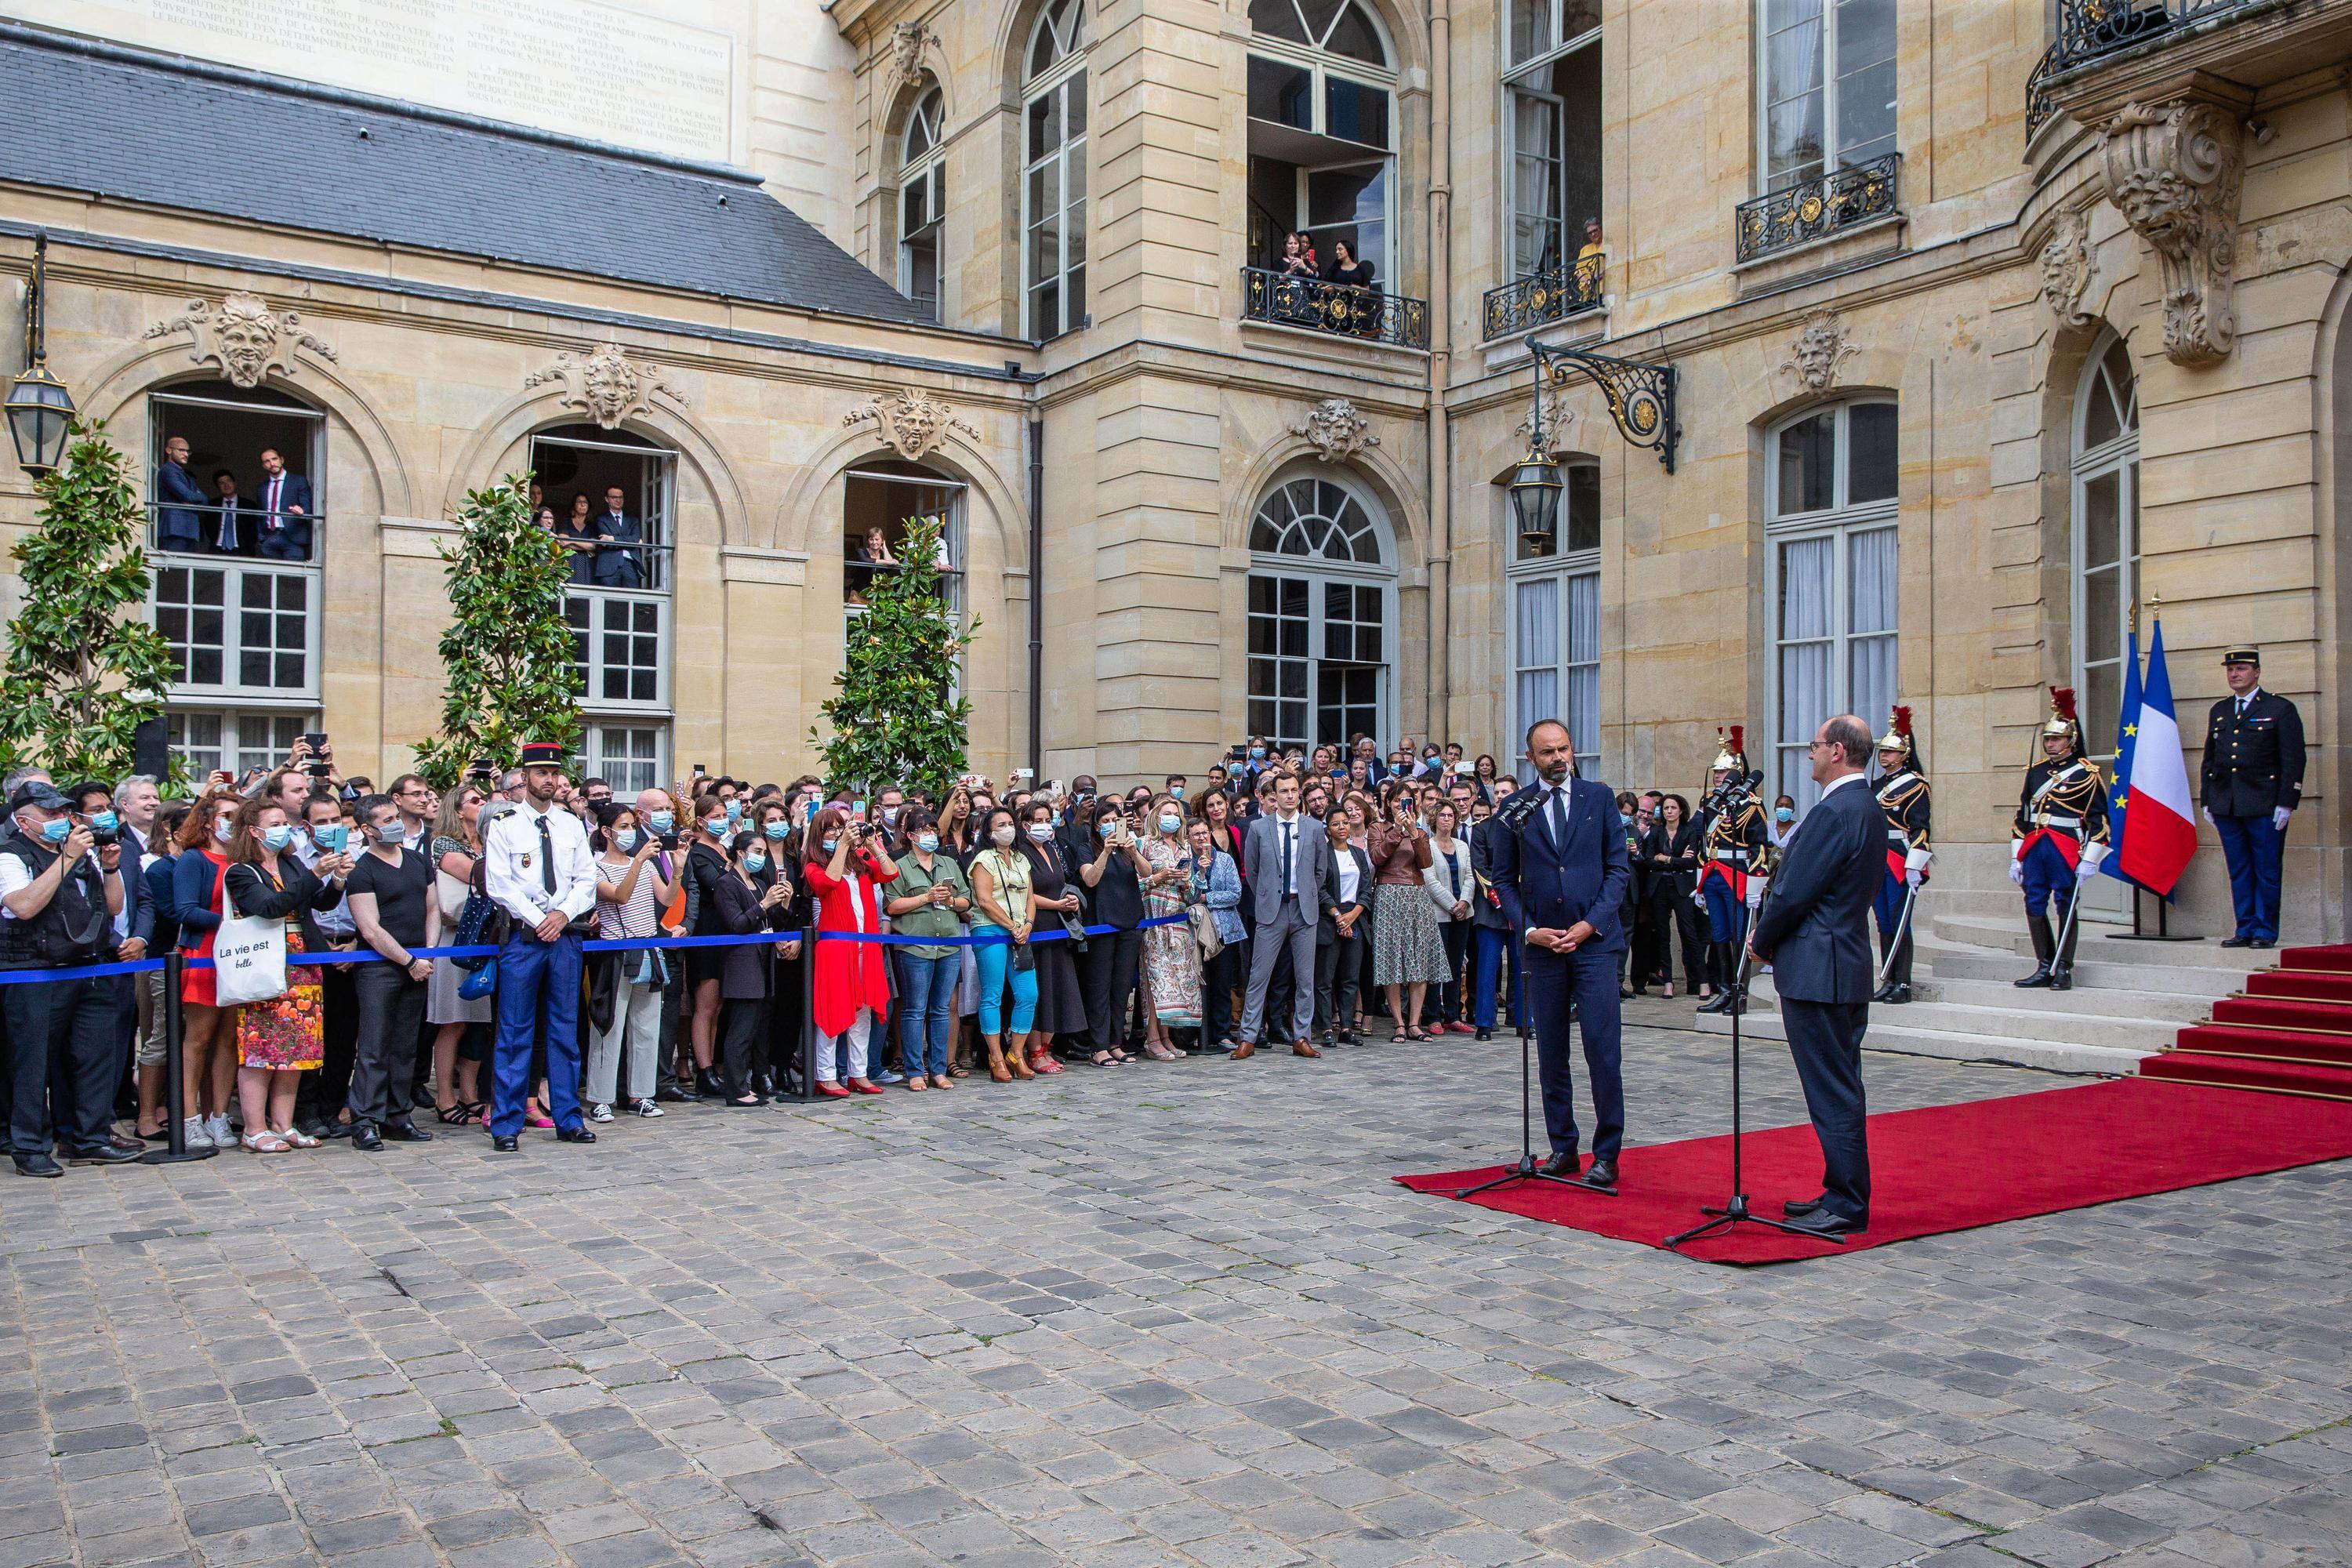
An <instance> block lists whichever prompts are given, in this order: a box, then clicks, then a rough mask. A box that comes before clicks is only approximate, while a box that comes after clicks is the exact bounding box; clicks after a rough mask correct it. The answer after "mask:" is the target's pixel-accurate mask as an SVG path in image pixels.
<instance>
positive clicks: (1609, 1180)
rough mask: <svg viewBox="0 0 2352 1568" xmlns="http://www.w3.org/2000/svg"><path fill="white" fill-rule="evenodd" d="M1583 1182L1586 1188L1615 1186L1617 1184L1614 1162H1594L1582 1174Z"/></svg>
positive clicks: (1615, 1163)
mask: <svg viewBox="0 0 2352 1568" xmlns="http://www.w3.org/2000/svg"><path fill="white" fill-rule="evenodd" d="M1584 1182H1585V1184H1586V1185H1587V1186H1592V1187H1613V1186H1615V1185H1616V1184H1617V1162H1616V1161H1614V1160H1599V1159H1596V1160H1594V1161H1593V1162H1592V1165H1591V1169H1589V1170H1587V1171H1586V1172H1585V1173H1584Z"/></svg>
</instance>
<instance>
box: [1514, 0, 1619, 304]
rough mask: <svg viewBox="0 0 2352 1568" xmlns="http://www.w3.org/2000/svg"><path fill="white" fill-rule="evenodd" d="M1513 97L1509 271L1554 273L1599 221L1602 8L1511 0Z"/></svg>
mask: <svg viewBox="0 0 2352 1568" xmlns="http://www.w3.org/2000/svg"><path fill="white" fill-rule="evenodd" d="M1504 86H1505V89H1506V90H1507V92H1508V93H1509V96H1510V129H1511V180H1510V198H1511V269H1512V275H1513V277H1514V278H1515V279H1525V278H1534V277H1538V276H1542V275H1548V274H1553V273H1558V272H1559V271H1560V270H1561V269H1562V268H1564V267H1565V266H1566V265H1567V264H1568V263H1569V262H1570V260H1572V259H1574V258H1576V257H1577V255H1578V253H1579V252H1580V251H1582V250H1583V249H1584V248H1585V247H1586V246H1587V244H1588V243H1590V242H1589V241H1588V240H1587V238H1586V236H1585V224H1586V223H1587V222H1588V221H1591V222H1598V221H1599V220H1600V217H1601V9H1600V6H1599V5H1597V4H1593V3H1591V0H1516V3H1515V4H1514V5H1513V6H1512V12H1511V58H1510V63H1509V64H1508V65H1507V67H1506V68H1505V70H1504Z"/></svg>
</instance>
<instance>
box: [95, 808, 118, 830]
mask: <svg viewBox="0 0 2352 1568" xmlns="http://www.w3.org/2000/svg"><path fill="white" fill-rule="evenodd" d="M120 821H121V818H120V817H118V816H115V815H114V813H112V812H110V811H96V812H92V813H91V814H90V817H89V830H90V831H91V832H92V833H111V832H113V831H114V829H115V826H116V824H118V823H119V822H120Z"/></svg>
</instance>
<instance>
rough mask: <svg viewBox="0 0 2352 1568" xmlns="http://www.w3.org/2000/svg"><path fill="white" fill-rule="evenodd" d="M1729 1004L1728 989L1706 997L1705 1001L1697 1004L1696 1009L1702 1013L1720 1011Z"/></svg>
mask: <svg viewBox="0 0 2352 1568" xmlns="http://www.w3.org/2000/svg"><path fill="white" fill-rule="evenodd" d="M1730 1005H1731V993H1730V992H1728V991H1718V992H1717V993H1716V994H1714V995H1712V996H1710V997H1708V998H1707V999H1706V1001H1704V1002H1702V1003H1700V1004H1699V1005H1698V1010H1699V1011H1700V1012H1702V1013H1720V1012H1722V1011H1723V1010H1724V1009H1725V1008H1727V1007H1728V1006H1730Z"/></svg>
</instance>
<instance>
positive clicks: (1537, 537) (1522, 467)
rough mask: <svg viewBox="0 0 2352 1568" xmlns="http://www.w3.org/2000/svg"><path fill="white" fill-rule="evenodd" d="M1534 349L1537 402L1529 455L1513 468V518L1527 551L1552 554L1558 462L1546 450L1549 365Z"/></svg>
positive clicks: (1532, 416) (1530, 428)
mask: <svg viewBox="0 0 2352 1568" xmlns="http://www.w3.org/2000/svg"><path fill="white" fill-rule="evenodd" d="M1529 346H1530V348H1531V350H1532V351H1533V352H1532V353H1531V356H1530V357H1531V358H1532V359H1533V360H1534V363H1535V372H1536V384H1535V388H1534V392H1535V402H1534V405H1533V406H1532V407H1531V408H1530V409H1529V410H1528V455H1527V456H1526V457H1524V458H1520V459H1519V466H1518V467H1517V468H1514V469H1512V470H1511V518H1512V521H1515V522H1517V524H1518V527H1519V541H1520V542H1521V543H1522V544H1524V545H1526V547H1527V548H1526V550H1525V551H1523V552H1522V553H1523V554H1527V555H1531V556H1532V555H1549V554H1550V553H1551V551H1550V548H1549V546H1550V544H1551V541H1552V539H1553V537H1554V536H1555V535H1556V534H1557V532H1558V531H1559V489H1560V485H1559V464H1558V463H1555V462H1553V461H1552V460H1551V454H1550V453H1549V452H1547V451H1545V450H1544V416H1543V384H1544V374H1545V372H1546V371H1547V370H1548V369H1549V366H1548V365H1546V364H1545V363H1544V357H1543V353H1542V350H1541V348H1540V347H1539V346H1538V345H1532V344H1531V345H1529Z"/></svg>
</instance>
